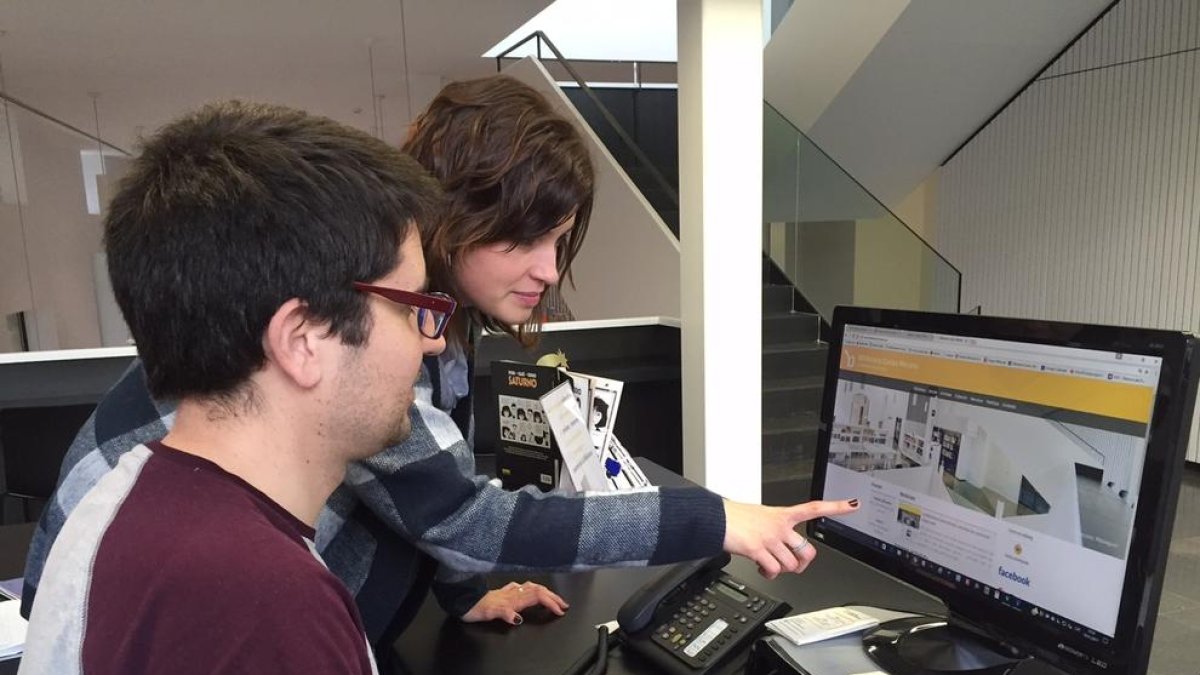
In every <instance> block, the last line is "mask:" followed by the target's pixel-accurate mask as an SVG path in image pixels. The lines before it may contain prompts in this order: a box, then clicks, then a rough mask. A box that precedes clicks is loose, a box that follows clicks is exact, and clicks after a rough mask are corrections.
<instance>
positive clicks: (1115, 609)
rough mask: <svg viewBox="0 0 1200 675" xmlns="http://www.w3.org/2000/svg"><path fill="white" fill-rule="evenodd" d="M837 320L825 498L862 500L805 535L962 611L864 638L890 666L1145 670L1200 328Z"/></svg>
mask: <svg viewBox="0 0 1200 675" xmlns="http://www.w3.org/2000/svg"><path fill="white" fill-rule="evenodd" d="M832 328H833V330H832V335H831V338H830V340H829V343H830V344H829V366H828V369H827V372H826V385H825V391H824V400H823V408H822V413H821V427H820V432H819V438H818V445H817V453H816V466H815V472H814V484H813V496H814V498H821V499H847V498H854V497H857V498H859V499H861V500H862V507H861V508H860V509H859V510H858V511H857V512H855V513H853V514H850V515H847V516H838V517H833V518H822V519H819V520H817V521H814V522H813V523H810V526H809V527H810V535H811V536H813V537H816V538H817V539H818V540H819V541H822V542H824V543H826V544H828V545H829V546H832V547H834V548H836V549H839V550H841V551H843V552H845V553H848V554H850V555H851V556H853V557H855V558H857V559H858V560H860V561H862V562H864V563H866V564H868V565H871V566H873V567H875V568H877V569H879V570H882V571H884V572H886V573H888V574H890V575H893V576H894V577H896V578H898V579H900V580H901V581H904V582H907V583H909V584H912V585H913V586H916V587H918V588H920V589H922V590H924V591H926V592H928V593H931V594H933V595H934V596H936V597H937V598H939V599H940V600H942V601H943V602H944V603H945V605H946V606H947V608H948V613H947V616H946V617H941V620H931V619H930V618H928V617H918V618H914V619H907V620H900V621H898V622H896V623H893V624H891V625H889V624H887V623H885V624H884V625H882V626H880V628H879V629H877V630H876V631H875V632H874V633H872V634H870V635H868V636H866V637H864V646H865V648H866V649H867V651H868V653H869V654H870V655H871V657H872V658H873V659H874V660H875V661H876V663H878V664H879V665H880V666H881V667H882V668H883V669H884V670H886V671H888V672H890V673H905V672H928V669H932V670H933V672H943V671H948V672H953V671H965V672H988V673H1004V672H1030V670H1027V668H1030V669H1032V668H1033V667H1034V666H1030V665H1029V664H1042V663H1050V664H1052V665H1054V666H1056V667H1057V668H1059V669H1061V670H1064V671H1066V672H1068V673H1141V672H1145V669H1146V667H1147V663H1148V660H1149V654H1150V643H1151V637H1152V634H1153V629H1154V621H1155V615H1156V613H1157V608H1158V599H1159V595H1160V593H1161V590H1162V588H1161V586H1162V577H1163V571H1164V568H1165V565H1166V556H1167V548H1168V543H1169V540H1170V536H1171V527H1172V523H1173V521H1174V517H1175V503H1176V499H1177V497H1178V494H1179V483H1180V472H1181V471H1182V469H1183V463H1184V455H1185V452H1186V446H1187V439H1188V433H1189V429H1190V425H1191V420H1192V409H1193V406H1194V404H1195V396H1196V376H1195V373H1194V370H1193V368H1194V366H1193V364H1192V357H1193V351H1194V340H1193V338H1191V337H1190V336H1188V335H1186V334H1184V333H1179V332H1170V331H1162V330H1145V329H1135V328H1118V327H1110V326H1091V325H1079V324H1070V323H1058V322H1049V321H1032V320H1020V319H1008V318H993V317H981V316H970V315H946V314H927V313H919V312H905V311H893V310H878V309H865V308H846V307H839V308H838V309H837V310H836V311H835V312H834V318H833V324H832ZM923 669H926V670H923ZM1010 669H1011V670H1010Z"/></svg>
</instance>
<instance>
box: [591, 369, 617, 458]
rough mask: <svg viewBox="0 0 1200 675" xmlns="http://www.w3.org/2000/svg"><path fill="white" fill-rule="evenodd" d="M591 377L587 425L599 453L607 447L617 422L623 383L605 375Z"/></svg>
mask: <svg viewBox="0 0 1200 675" xmlns="http://www.w3.org/2000/svg"><path fill="white" fill-rule="evenodd" d="M589 377H590V379H591V385H592V386H591V396H592V408H591V410H592V413H591V418H590V422H589V427H590V429H591V434H592V445H593V446H595V448H596V452H597V453H600V452H601V451H602V450H603V449H604V448H607V447H608V439H609V438H610V437H611V436H612V430H613V427H614V426H615V425H616V423H617V412H618V411H619V408H620V405H621V390H622V389H623V388H624V387H625V383H624V382H621V381H620V380H610V379H608V378H607V377H596V376H594V375H593V376H589Z"/></svg>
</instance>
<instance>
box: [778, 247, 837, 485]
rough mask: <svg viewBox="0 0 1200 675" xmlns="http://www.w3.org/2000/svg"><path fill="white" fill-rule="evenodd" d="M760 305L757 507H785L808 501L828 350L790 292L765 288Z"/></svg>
mask: <svg viewBox="0 0 1200 675" xmlns="http://www.w3.org/2000/svg"><path fill="white" fill-rule="evenodd" d="M768 264H769V263H768ZM762 300H763V325H762V340H763V349H762V378H763V386H762V461H763V470H762V475H763V486H762V502H763V503H764V504H772V505H776V506H785V505H790V504H796V503H799V502H803V501H808V498H809V491H810V487H811V485H812V468H813V459H814V457H815V456H816V447H817V425H818V422H819V419H818V418H819V415H820V411H821V394H822V389H823V387H824V384H825V360H826V356H827V355H828V352H829V349H828V346H827V345H826V344H825V343H823V342H820V341H819V340H818V337H819V333H820V326H821V319H820V317H819V316H817V315H816V314H814V313H811V312H805V311H797V310H795V309H794V306H795V304H796V291H795V288H794V287H792V286H791V285H782V284H771V283H766V284H764V285H763V299H762Z"/></svg>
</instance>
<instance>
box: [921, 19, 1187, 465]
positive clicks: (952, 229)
mask: <svg viewBox="0 0 1200 675" xmlns="http://www.w3.org/2000/svg"><path fill="white" fill-rule="evenodd" d="M1197 47H1200V3H1197V2H1195V1H1194V0H1123V2H1121V3H1120V4H1118V5H1117V6H1116V7H1115V8H1114V9H1113V10H1112V11H1111V12H1110V13H1109V14H1108V15H1107V16H1106V17H1105V18H1104V19H1102V20H1101V21H1100V22H1098V23H1097V24H1096V25H1095V26H1094V27H1093V29H1092V30H1091V31H1090V32H1089V33H1088V34H1087V35H1086V36H1084V38H1083V39H1081V40H1080V41H1079V42H1078V43H1076V45H1075V46H1074V47H1072V48H1071V49H1070V50H1069V51H1068V52H1067V53H1066V54H1064V55H1063V57H1062V58H1061V59H1059V61H1058V62H1056V63H1055V64H1054V65H1053V66H1051V68H1049V69H1048V70H1047V72H1046V73H1045V74H1044V75H1043V76H1042V77H1041V78H1040V79H1039V80H1038V81H1037V82H1035V83H1034V84H1033V85H1032V86H1031V87H1030V88H1029V89H1027V90H1026V91H1025V92H1024V93H1023V94H1022V95H1021V96H1020V97H1018V98H1017V99H1016V100H1015V101H1014V102H1013V104H1012V105H1011V106H1010V107H1009V108H1008V109H1006V110H1005V111H1004V112H1003V113H1002V114H1001V115H999V116H998V117H997V118H996V120H995V121H993V122H992V124H990V125H989V126H988V127H987V128H986V129H984V130H983V132H982V133H980V134H979V135H978V136H977V137H976V138H975V140H974V141H972V142H971V143H970V144H969V145H968V146H967V147H966V148H964V149H963V151H962V152H960V153H959V154H958V155H957V156H956V157H955V158H954V159H953V160H952V161H950V162H949V163H948V164H947V165H946V166H945V167H944V168H943V170H942V173H941V176H940V179H939V186H938V196H937V223H938V226H937V230H936V244H937V246H938V248H939V249H940V250H941V251H942V252H943V253H944V254H945V255H946V256H947V257H948V258H949V259H950V260H953V261H954V262H955V263H956V264H957V265H958V266H959V267H960V268H961V269H962V270H963V281H962V286H963V297H962V306H963V307H964V308H970V307H974V306H975V305H977V304H978V305H982V307H983V312H984V313H985V314H998V315H1019V316H1028V317H1037V318H1047V319H1059V320H1068V321H1085V322H1095V323H1108V324H1122V325H1140V326H1150V327H1158V328H1168V329H1184V330H1192V331H1196V330H1198V329H1200V274H1197V270H1198V268H1200V194H1198V192H1200V189H1198V188H1197V186H1198V185H1200V159H1198V158H1200V51H1197V50H1196V49H1197ZM1186 50H1191V51H1186ZM1197 434H1200V425H1198V424H1195V423H1193V436H1192V445H1191V452H1190V455H1189V458H1190V459H1192V460H1193V461H1200V450H1198V448H1197V442H1196V439H1197Z"/></svg>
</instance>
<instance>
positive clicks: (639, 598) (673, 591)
mask: <svg viewBox="0 0 1200 675" xmlns="http://www.w3.org/2000/svg"><path fill="white" fill-rule="evenodd" d="M727 564H729V554H728V553H723V554H721V555H719V556H717V557H715V558H709V559H705V560H698V561H695V562H691V563H685V564H682V565H677V566H675V567H673V568H672V569H670V570H669V571H668V572H667V573H666V574H664V575H663V576H662V577H660V578H658V579H655V580H654V581H651V582H650V583H648V584H646V585H645V586H643V587H641V588H640V589H638V591H637V592H636V593H634V594H633V596H631V597H630V598H629V600H628V601H626V602H625V604H624V605H623V606H622V607H621V609H620V611H619V612H618V613H617V622H618V624H620V628H621V636H622V638H623V642H624V644H625V648H626V649H628V650H631V651H635V652H637V653H639V654H641V655H642V656H644V657H646V658H648V659H650V660H651V661H653V662H654V663H655V664H657V665H658V666H660V667H661V668H663V669H664V670H665V671H666V672H669V673H679V674H684V673H686V674H688V675H695V674H697V673H701V672H704V671H707V670H708V669H710V668H712V667H713V666H715V665H717V664H719V663H722V662H723V661H725V660H726V658H727V657H729V656H730V655H731V654H733V653H736V652H738V651H741V650H743V649H745V648H748V647H749V646H750V644H751V643H752V642H753V641H754V638H756V637H758V634H759V633H760V632H761V629H762V626H763V624H765V623H766V622H767V621H770V620H771V619H776V618H779V617H781V616H783V615H784V614H786V613H787V612H788V611H789V610H790V609H791V607H790V606H789V605H788V604H787V603H785V602H783V601H782V600H777V599H775V598H772V597H769V596H767V595H765V594H763V593H760V592H759V591H757V590H755V589H753V588H750V587H749V586H747V585H746V584H744V583H742V582H741V581H739V580H738V579H736V578H735V577H733V576H730V575H729V574H726V573H725V572H723V571H722V568H723V567H725V565H727Z"/></svg>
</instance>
